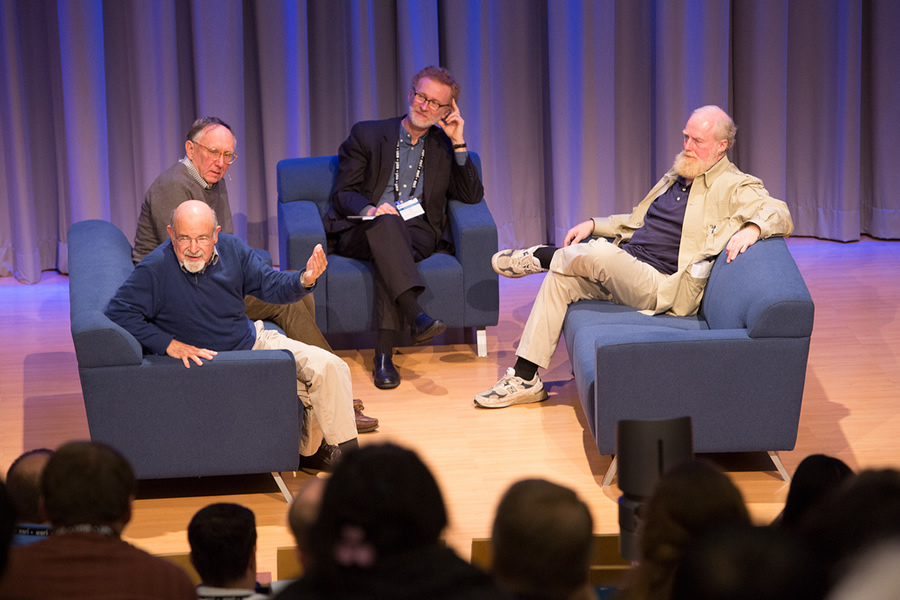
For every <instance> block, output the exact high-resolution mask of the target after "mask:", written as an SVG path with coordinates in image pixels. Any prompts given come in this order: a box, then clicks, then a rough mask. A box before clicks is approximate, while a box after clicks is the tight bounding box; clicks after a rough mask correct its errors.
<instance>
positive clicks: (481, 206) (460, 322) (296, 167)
mask: <svg viewBox="0 0 900 600" xmlns="http://www.w3.org/2000/svg"><path fill="white" fill-rule="evenodd" d="M469 156H471V157H472V160H473V161H474V162H475V165H476V166H477V167H478V169H479V172H480V170H481V163H480V160H479V158H478V155H477V154H475V153H474V152H470V153H469ZM337 166H338V157H337V156H318V157H311V158H293V159H286V160H282V161H280V162H279V163H278V167H277V182H278V183H277V185H278V248H279V255H280V266H281V268H282V269H302V268H304V265H305V264H306V260H307V259H308V258H309V255H310V253H311V252H312V249H313V248H314V247H315V245H316V244H322V247H323V248H327V247H328V244H327V240H326V237H325V229H324V227H323V225H322V217H323V215H325V213H326V212H328V209H329V207H330V205H331V201H330V199H329V194H330V192H331V186H332V183H333V182H334V179H335V175H336V173H337ZM448 213H449V216H450V229H451V232H452V234H453V243H454V245H455V246H456V255H455V256H453V255H449V254H434V255H432V256H430V257H428V258H427V259H425V260H423V261H422V262H420V263H419V272H420V273H421V274H422V277H423V278H424V279H425V285H426V290H425V292H424V293H423V294H422V296H421V297H420V298H419V301H420V302H421V304H422V308H423V309H424V310H425V312H427V313H428V314H429V315H431V316H433V317H436V318H439V319H441V320H442V321H444V323H446V324H447V326H448V327H474V328H475V329H476V340H477V354H478V356H486V355H487V344H486V335H485V327H486V326H488V325H496V324H497V320H498V318H499V303H500V291H499V284H498V281H497V274H496V273H494V271H493V269H492V268H491V255H493V253H494V252H496V251H497V227H496V225H495V224H494V219H493V217H492V216H491V213H490V211H489V210H488V207H487V204H486V203H485V201H484V200H482V201H481V202H479V203H478V204H463V203H462V202H457V201H455V200H451V201H450V203H449V206H448ZM316 323H317V324H318V326H319V329H321V330H322V332H323V333H360V332H368V331H374V330H375V283H374V279H373V271H372V266H371V264H370V263H369V262H368V261H361V260H357V259H353V258H346V257H343V256H337V255H334V254H329V255H328V268H327V269H326V271H325V275H324V276H323V277H320V278H319V283H318V287H317V288H316Z"/></svg>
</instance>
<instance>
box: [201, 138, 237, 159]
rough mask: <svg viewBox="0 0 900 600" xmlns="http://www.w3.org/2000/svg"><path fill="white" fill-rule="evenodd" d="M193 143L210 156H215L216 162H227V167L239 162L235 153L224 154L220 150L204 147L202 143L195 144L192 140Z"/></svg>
mask: <svg viewBox="0 0 900 600" xmlns="http://www.w3.org/2000/svg"><path fill="white" fill-rule="evenodd" d="M191 142H192V143H194V144H197V145H198V146H200V147H201V148H203V149H204V150H206V151H207V152H209V153H210V155H212V156H214V157H215V159H216V160H219V159H220V158H221V159H222V160H223V161H225V164H226V165H230V164H231V163H233V162H234V161H236V160H237V154H235V153H234V152H222V151H221V150H219V149H218V148H210V147H208V146H204V145H203V144H201V143H200V142H194V141H193V140H191Z"/></svg>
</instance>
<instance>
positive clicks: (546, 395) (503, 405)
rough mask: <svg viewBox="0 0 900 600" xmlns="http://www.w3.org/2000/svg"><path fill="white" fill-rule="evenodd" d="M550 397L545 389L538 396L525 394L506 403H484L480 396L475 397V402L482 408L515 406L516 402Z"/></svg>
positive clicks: (530, 402) (527, 401) (541, 400)
mask: <svg viewBox="0 0 900 600" xmlns="http://www.w3.org/2000/svg"><path fill="white" fill-rule="evenodd" d="M549 397H550V396H549V395H548V394H547V390H546V389H543V390H541V393H540V394H538V395H536V396H533V395H528V396H523V397H521V398H516V399H515V400H513V401H512V402H508V403H505V404H490V405H488V404H482V403H481V402H479V401H478V398H475V404H476V405H478V406H480V407H481V408H507V407H509V406H514V405H516V404H534V403H535V402H543V401H544V400H546V399H547V398H549Z"/></svg>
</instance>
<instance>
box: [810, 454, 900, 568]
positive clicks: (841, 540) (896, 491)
mask: <svg viewBox="0 0 900 600" xmlns="http://www.w3.org/2000/svg"><path fill="white" fill-rule="evenodd" d="M799 530H800V532H801V533H802V534H803V535H805V536H807V538H808V539H809V540H810V542H811V543H813V544H814V546H815V547H816V549H817V550H818V552H819V553H820V555H821V559H822V560H823V562H824V568H825V569H826V570H827V571H828V573H829V574H830V578H831V581H832V582H834V581H837V580H838V579H840V578H841V577H842V576H843V575H844V574H845V573H846V571H847V569H848V567H849V565H850V564H852V562H853V560H854V559H855V558H856V557H858V556H860V555H861V553H863V552H865V551H867V550H869V549H870V548H872V547H873V546H875V545H876V544H879V543H881V542H885V541H887V540H890V539H893V538H900V471H897V470H895V469H881V470H866V471H862V472H860V473H859V474H858V475H856V476H855V477H853V478H851V479H850V480H848V481H847V482H846V484H845V485H843V486H842V487H841V488H840V489H838V490H837V491H836V492H835V493H834V494H831V495H829V496H828V497H827V498H825V499H824V500H823V501H822V502H821V503H819V504H818V505H816V506H815V507H814V508H813V509H812V510H811V511H810V513H809V514H808V515H807V517H806V518H805V519H804V520H803V522H802V523H801V525H800V529H799Z"/></svg>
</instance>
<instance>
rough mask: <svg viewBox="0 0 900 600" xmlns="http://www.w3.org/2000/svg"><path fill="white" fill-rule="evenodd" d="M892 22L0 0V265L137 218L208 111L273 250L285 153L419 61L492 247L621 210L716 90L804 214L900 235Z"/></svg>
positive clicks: (245, 210)
mask: <svg viewBox="0 0 900 600" xmlns="http://www.w3.org/2000/svg"><path fill="white" fill-rule="evenodd" d="M898 26H900V3H897V2H893V1H892V0H823V1H821V2H804V1H798V0H752V1H751V0H724V1H723V0H266V1H260V0H190V1H187V2H186V1H184V0H155V1H153V2H146V1H142V0H0V142H2V143H0V178H2V182H0V276H9V275H14V276H15V277H17V278H18V279H19V280H20V281H23V282H26V283H29V282H36V281H39V280H40V274H41V271H42V270H47V269H59V270H61V271H63V272H65V271H66V269H67V264H66V263H67V259H66V230H67V229H68V226H69V225H71V223H73V222H76V221H80V220H83V219H91V218H99V219H106V220H109V221H111V222H113V223H115V224H116V225H117V226H119V227H120V228H121V229H122V230H123V231H124V232H125V233H126V235H128V236H131V235H133V232H134V231H135V228H136V223H137V217H138V214H139V211H140V205H141V201H142V199H143V195H144V192H145V190H146V189H147V187H148V186H149V185H150V183H151V182H152V181H153V179H154V178H155V177H156V176H157V175H158V174H159V173H161V172H162V171H164V170H165V169H166V168H168V167H169V166H171V164H172V163H173V162H174V161H176V160H178V159H179V158H180V157H181V156H183V155H184V136H185V134H186V132H187V130H188V128H189V127H190V124H191V122H192V121H193V120H194V119H195V118H196V117H198V116H201V115H215V116H218V117H220V118H222V119H224V120H225V121H226V122H228V123H229V124H230V125H231V126H232V128H233V129H234V131H235V134H236V137H237V147H236V151H237V153H238V155H239V158H238V161H237V162H236V163H235V164H234V165H233V166H232V168H231V169H229V171H228V174H227V176H226V177H227V179H226V181H227V185H228V190H229V197H230V201H231V207H232V211H233V213H234V217H235V219H234V221H235V230H236V233H237V234H238V235H239V236H241V237H243V238H245V239H246V240H247V241H248V242H249V243H250V244H251V245H252V246H256V247H263V248H267V249H268V250H270V251H271V252H272V253H273V255H275V256H276V260H277V253H276V248H277V232H278V229H277V205H276V192H275V165H276V164H277V162H278V161H279V160H282V159H284V158H291V157H297V156H316V155H324V154H334V153H335V152H336V151H337V147H338V145H339V144H340V143H341V141H343V139H344V138H345V137H346V136H347V134H348V132H349V128H350V126H351V125H352V123H354V122H356V121H359V120H362V119H381V118H386V117H390V116H395V115H399V114H403V113H404V112H405V110H406V104H407V93H408V91H409V82H410V78H411V76H412V74H413V73H414V72H415V71H417V70H418V69H420V68H422V67H424V66H426V65H428V64H441V65H443V66H446V67H447V68H449V69H450V70H451V72H453V73H454V75H455V76H456V78H457V79H458V80H459V82H460V84H461V87H462V95H461V98H460V101H459V105H460V108H461V110H462V115H463V118H464V119H465V123H466V125H465V137H466V141H467V143H468V145H469V147H470V148H471V149H472V150H474V151H476V152H478V153H479V154H480V155H481V156H482V161H483V171H484V181H485V187H486V197H487V200H488V203H489V205H490V207H491V210H492V212H493V215H494V218H495V220H496V221H497V226H498V229H499V236H500V244H501V246H504V247H506V246H525V245H533V244H537V243H548V242H549V243H559V242H561V241H562V237H563V236H564V235H565V232H566V231H567V230H568V229H569V228H570V227H571V226H572V225H574V224H575V223H577V222H579V221H582V220H584V219H586V218H588V217H591V216H602V215H607V214H611V213H622V212H628V211H629V210H630V209H631V208H632V207H633V206H634V205H635V204H637V202H638V201H639V200H640V199H641V197H642V196H643V195H644V193H646V191H647V190H648V189H649V187H650V186H651V185H652V184H653V183H654V182H655V181H656V180H657V179H658V178H659V177H660V175H661V174H662V173H663V172H664V171H665V170H666V169H668V167H669V166H670V165H671V162H672V159H673V157H674V155H675V153H677V152H678V151H679V150H680V148H681V130H682V127H683V125H684V122H685V121H686V119H687V117H688V116H689V114H690V111H691V110H692V109H693V108H696V107H698V106H700V105H703V104H711V103H713V104H719V105H720V106H722V107H723V108H725V109H726V110H727V111H729V112H730V114H731V115H732V116H733V117H734V119H735V121H736V123H737V124H738V126H739V131H738V136H737V143H736V145H735V148H734V149H733V151H732V154H731V158H732V160H733V161H734V162H735V163H736V164H737V165H738V166H739V168H741V169H742V170H744V171H746V172H750V173H753V174H754V175H757V176H759V177H761V178H762V179H763V180H764V181H765V183H766V186H767V187H768V189H769V191H770V193H771V194H772V195H773V196H775V197H778V198H782V199H784V200H785V201H786V202H787V203H788V205H789V207H790V209H791V212H792V214H793V216H794V221H795V226H796V231H795V235H808V236H818V237H822V238H826V239H834V240H842V241H851V240H856V239H859V237H860V235H862V234H868V235H873V236H876V237H879V238H886V239H896V238H900V197H898V196H900V193H898V191H897V190H900V170H898V169H896V168H895V167H894V166H893V164H892V160H891V158H890V157H891V156H892V154H891V152H890V150H891V149H892V146H893V143H894V141H895V140H896V139H897V138H898V134H900V118H898V116H900V115H898V110H900V109H898V107H900V78H898V77H897V75H896V66H895V63H894V61H895V60H896V58H895V57H896V56H897V55H898V54H900V38H898V36H897V35H896V33H895V32H896V30H897V29H898Z"/></svg>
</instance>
